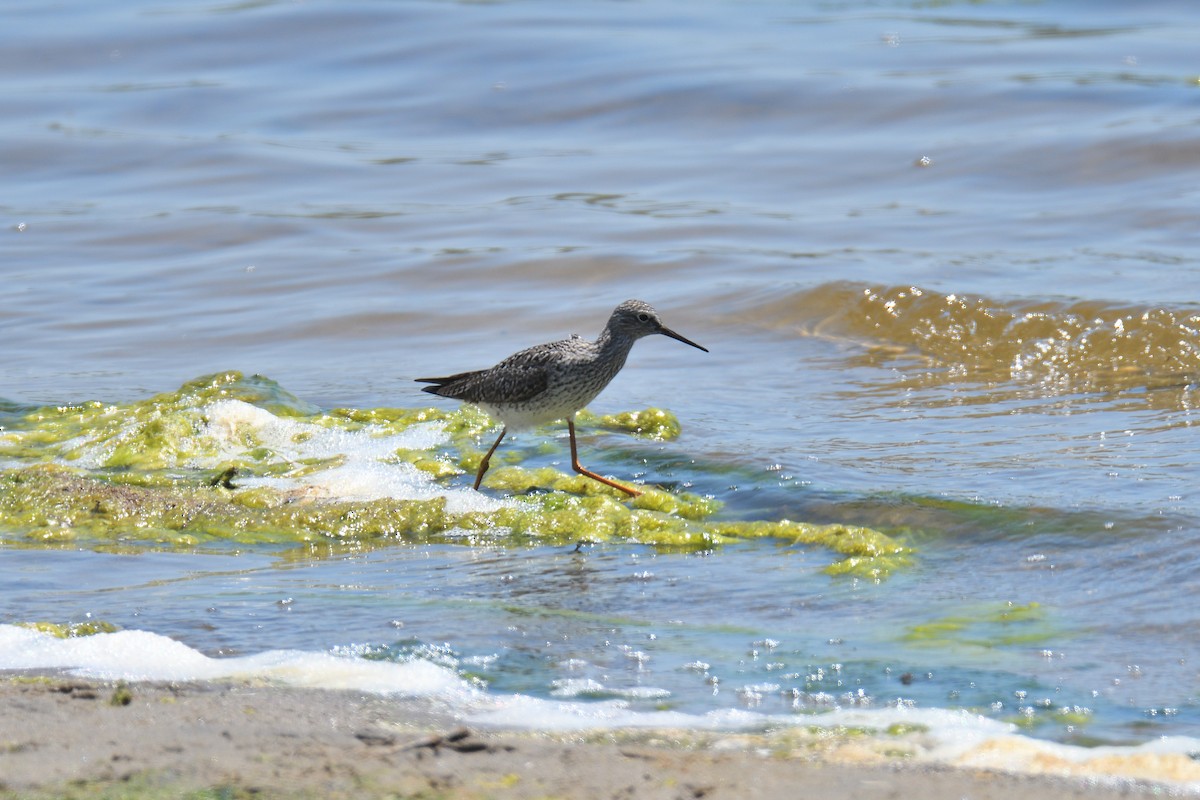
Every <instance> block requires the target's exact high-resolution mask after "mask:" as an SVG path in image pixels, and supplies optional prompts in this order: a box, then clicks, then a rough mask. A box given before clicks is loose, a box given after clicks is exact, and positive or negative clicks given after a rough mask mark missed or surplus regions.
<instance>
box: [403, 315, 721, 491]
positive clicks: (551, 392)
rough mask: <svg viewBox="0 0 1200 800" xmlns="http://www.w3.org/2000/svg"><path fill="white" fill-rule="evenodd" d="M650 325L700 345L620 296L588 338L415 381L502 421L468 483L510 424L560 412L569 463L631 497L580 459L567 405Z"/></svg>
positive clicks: (530, 423)
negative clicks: (483, 366) (568, 443)
mask: <svg viewBox="0 0 1200 800" xmlns="http://www.w3.org/2000/svg"><path fill="white" fill-rule="evenodd" d="M655 333H661V334H662V335H663V336H670V337H671V338H672V339H677V340H678V341H681V342H683V343H684V344H688V345H691V346H692V347H695V348H697V349H698V350H703V351H704V352H706V353H707V352H708V350H707V349H706V348H704V347H701V346H700V345H698V344H696V343H695V342H693V341H691V340H690V339H686V338H684V337H683V336H680V335H679V334H678V333H676V332H675V331H673V330H671V329H670V328H668V327H666V326H664V325H663V324H662V322H661V321H660V320H659V318H658V312H657V311H655V310H654V309H653V308H652V307H651V306H650V305H649V304H647V303H643V302H642V301H641V300H626V301H625V302H624V303H621V305H619V306H617V307H616V308H615V309H613V312H612V316H611V317H609V318H608V324H607V325H605V326H604V330H602V331H601V332H600V336H599V337H597V338H596V341H594V342H589V341H588V340H587V339H584V338H582V337H580V336H578V335H575V336H572V337H571V338H570V339H563V340H562V341H558V342H550V343H548V344H539V345H537V346H535V347H530V348H529V349H528V350H522V351H521V352H519V353H514V354H513V355H511V356H509V357H508V358H506V359H504V360H503V361H501V362H500V363H499V364H497V365H496V366H494V367H492V368H491V369H481V370H477V371H475V372H460V373H458V374H457V375H450V376H448V377H445V378H417V379H416V380H417V382H418V383H431V384H433V386H424V387H422V391H426V392H429V393H430V394H436V395H440V396H441V397H450V398H453V399H455V400H464V401H466V402H468V403H473V404H474V405H477V406H479V407H480V408H482V409H483V410H484V411H486V412H487V413H488V414H489V415H490V416H491V417H493V418H494V419H497V420H499V421H500V423H501V424H502V425H503V426H504V427H503V428H501V430H500V435H499V436H498V437H496V441H495V443H494V444H493V445H492V447H491V449H490V450H488V451H487V455H485V456H484V457H483V461H481V462H479V471H478V472H477V473H476V474H475V488H476V489H478V488H479V484H480V482H481V481H482V480H483V474H484V473H485V472H487V469H488V463H489V462H490V461H491V458H492V453H494V452H496V448H497V447H499V445H500V442H501V440H502V439H504V435H505V434H506V433H508V431H509V429H510V428H512V429H514V430H519V429H522V428H531V427H534V426H536V425H543V424H545V423H547V422H553V421H554V420H558V419H564V418H565V419H566V420H567V433H568V434H569V435H570V438H571V468H572V469H574V470H575V471H576V472H578V473H579V474H581V475H586V476H587V477H589V478H594V479H595V480H598V481H600V482H601V483H603V484H607V485H608V486H611V487H613V488H614V489H620V490H621V491H622V492H625V493H627V494H630V495H633V496H634V497H636V496H637V495H639V494H641V492H639V491H638V490H637V489H632V488H630V487H628V486H624V485H622V484H620V483H617V482H616V481H612V480H609V479H608V478H605V477H602V476H600V475H597V474H596V473H594V472H592V471H591V470H588V469H585V468H584V467H582V466H581V465H580V463H579V452H578V449H577V447H576V445H575V412H577V411H579V409H581V408H583V407H584V406H586V405H587V404H588V403H590V402H591V401H592V400H593V399H594V398H595V397H596V395H598V394H600V392H601V391H602V390H603V389H604V387H605V386H607V385H608V383H609V381H611V380H612V379H613V378H614V377H615V376H616V374H617V373H618V372H620V371H621V367H623V366H625V357H626V356H628V355H629V350H630V349H631V348H632V347H633V343H634V342H636V341H637V340H638V339H640V338H642V337H643V336H649V335H651V334H655Z"/></svg>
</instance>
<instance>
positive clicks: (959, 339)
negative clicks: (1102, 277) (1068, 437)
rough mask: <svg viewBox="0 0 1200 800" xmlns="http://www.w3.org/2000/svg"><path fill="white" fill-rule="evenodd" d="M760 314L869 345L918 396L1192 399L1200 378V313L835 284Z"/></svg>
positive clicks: (874, 357) (871, 354)
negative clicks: (1023, 393)
mask: <svg viewBox="0 0 1200 800" xmlns="http://www.w3.org/2000/svg"><path fill="white" fill-rule="evenodd" d="M760 312H761V313H759V314H758V316H759V317H760V318H761V319H763V320H765V322H766V324H767V325H768V326H770V327H772V328H776V329H781V328H782V329H791V330H795V331H799V332H801V333H804V334H808V335H813V336H823V337H829V338H836V339H845V340H851V341H854V342H856V343H859V344H861V345H862V346H864V347H866V348H867V350H868V354H867V358H869V359H870V360H871V361H872V362H873V363H877V364H880V365H883V364H886V365H887V366H889V367H893V368H898V369H899V370H900V371H901V373H902V377H901V381H902V382H903V383H905V385H906V386H909V387H911V386H914V385H915V386H918V387H933V386H940V385H946V384H974V385H982V386H992V387H997V388H998V389H1001V390H1003V388H1005V387H1007V388H1008V389H1010V390H1012V389H1017V390H1019V389H1021V388H1026V389H1034V390H1036V392H1037V393H1039V394H1041V395H1067V394H1079V393H1118V392H1128V391H1132V390H1175V391H1176V392H1180V391H1184V392H1190V391H1192V390H1194V389H1195V388H1196V383H1197V381H1198V376H1200V312H1197V311H1194V310H1189V309H1185V308H1174V309H1173V308H1165V307H1153V308H1146V307H1128V306H1120V305H1113V304H1106V303H1101V302H1093V301H1077V302H1061V301H1059V302H1053V301H1051V302H1031V301H1010V302H1003V301H996V300H992V299H989V298H984V297H970V296H966V295H961V294H945V293H941V292H933V291H927V290H925V289H922V288H920V287H915V286H892V287H874V286H867V285H863V284H855V283H829V284H824V285H821V286H818V287H816V288H814V289H811V290H808V291H804V292H801V293H799V294H795V295H791V296H788V297H786V298H784V299H781V300H778V301H775V302H772V303H769V304H767V305H766V306H765V307H763V308H762V309H761V310H760ZM1009 394H1011V392H1008V393H1006V392H1004V391H1001V392H1000V395H1001V396H1008V395H1009Z"/></svg>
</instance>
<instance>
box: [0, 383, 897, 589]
mask: <svg viewBox="0 0 1200 800" xmlns="http://www.w3.org/2000/svg"><path fill="white" fill-rule="evenodd" d="M580 420H581V424H587V425H591V426H595V427H597V428H601V429H607V430H618V431H624V432H626V433H629V434H632V435H637V436H642V437H647V438H651V439H654V440H666V439H672V438H674V437H676V436H678V435H679V423H678V420H677V419H676V418H675V417H674V416H673V415H672V414H670V412H667V411H663V410H661V409H645V410H643V411H634V412H626V413H624V414H615V415H609V416H604V417H596V416H595V415H591V414H587V413H581V414H580ZM5 422H6V428H5V429H3V430H0V459H3V460H4V463H5V464H6V466H8V468H7V469H5V470H3V471H0V538H3V539H4V540H7V541H10V542H14V543H17V544H21V545H25V546H56V545H58V546H61V545H65V544H86V545H88V546H92V547H109V548H111V547H134V546H146V545H148V544H149V545H153V546H160V547H167V548H177V549H186V548H194V547H198V546H203V545H205V544H208V543H228V544H234V545H253V544H269V545H281V546H286V545H296V544H305V543H315V542H330V543H344V544H345V545H348V546H354V547H367V546H379V545H384V544H387V543H390V542H406V543H423V542H435V543H447V544H467V545H475V544H511V545H517V546H521V545H529V544H535V543H536V544H549V545H575V544H577V543H579V542H610V541H622V542H633V543H639V544H645V545H648V546H652V547H656V548H660V549H663V550H678V551H694V550H708V549H712V548H715V547H719V546H721V545H723V544H726V543H729V542H733V541H744V540H752V539H775V540H779V541H781V542H785V543H790V544H791V545H793V546H815V547H821V548H825V549H827V550H829V551H830V552H832V553H834V554H836V555H837V556H838V559H837V560H836V561H834V562H833V563H832V564H830V565H829V566H828V567H827V568H826V571H827V572H828V573H830V574H833V575H850V576H855V577H865V578H870V579H874V580H879V579H882V578H883V577H885V576H886V575H888V574H889V573H890V572H891V571H893V570H895V569H899V568H902V567H904V566H907V565H908V564H909V563H911V560H912V551H911V550H910V549H909V548H908V547H907V546H906V545H904V544H903V543H901V542H900V541H898V540H897V539H895V538H893V537H890V536H888V535H886V534H884V533H882V532H880V531H876V530H873V529H870V528H863V527H855V526H845V525H811V524H807V523H803V522H793V521H790V520H782V521H763V520H728V519H717V515H718V514H719V513H720V512H721V508H722V505H721V503H720V502H719V501H718V500H716V499H714V498H712V497H704V496H700V495H696V494H692V493H688V492H681V491H665V490H663V489H661V488H657V487H653V486H647V487H643V488H644V493H643V494H642V495H641V496H639V497H636V498H633V499H630V498H627V497H625V496H624V495H621V494H619V493H617V492H616V491H615V490H613V489H611V488H610V487H607V486H604V485H603V484H600V483H597V482H596V481H593V480H590V479H588V478H586V477H584V476H581V475H576V474H574V473H570V474H567V473H564V472H560V471H559V470H557V469H554V468H551V467H541V468H535V469H526V468H523V467H519V466H515V465H511V462H515V461H518V460H520V458H521V453H520V452H519V451H516V450H511V451H506V452H504V453H503V454H502V455H501V454H498V455H497V458H498V459H499V460H501V461H502V462H509V465H498V466H497V467H495V468H494V469H493V471H492V472H491V474H490V475H489V481H488V488H489V490H493V491H494V490H500V491H501V492H502V493H503V494H504V495H505V498H504V499H502V500H498V501H488V502H486V503H484V504H482V505H481V504H480V503H477V502H474V501H473V500H472V501H470V502H463V499H464V498H461V497H459V499H457V500H456V501H455V505H453V506H451V504H450V502H449V500H450V497H451V496H452V495H454V494H455V493H454V492H448V493H443V492H440V491H439V490H438V488H437V485H436V483H437V482H439V481H448V480H451V479H453V478H454V477H457V476H459V475H461V474H462V472H463V471H469V472H473V471H474V469H475V468H476V467H477V465H478V462H479V459H480V458H481V457H482V451H481V450H480V449H479V446H478V445H479V439H480V437H481V436H483V435H484V434H486V433H488V432H489V431H490V430H491V429H492V427H493V424H492V421H491V420H490V419H489V418H488V417H487V415H486V414H484V413H483V412H482V411H480V410H478V409H476V408H473V407H471V406H464V407H462V408H458V409H455V410H452V411H444V410H439V409H435V408H422V409H403V408H376V409H346V408H341V409H332V410H327V411H322V410H320V409H317V408H314V407H312V406H311V405H309V404H306V403H304V402H303V401H301V400H299V399H297V398H296V397H294V396H292V395H290V394H288V393H287V392H286V391H284V390H283V389H282V388H280V387H279V386H278V385H277V384H275V383H274V382H273V381H271V380H269V379H267V378H264V377H261V376H250V377H245V376H243V375H241V374H240V373H237V372H225V373H220V374H216V375H209V376H205V377H202V378H198V379H196V380H194V381H190V382H188V383H186V384H184V385H183V386H181V387H180V388H179V389H178V390H176V391H174V392H166V393H163V394H159V395H156V396H154V397H151V398H149V399H147V400H141V401H136V402H132V403H128V404H124V405H113V404H104V403H98V402H88V403H82V404H78V405H71V406H59V407H46V408H37V409H24V410H20V409H18V410H15V411H13V412H11V413H9V414H7V415H6V418H5ZM552 447H553V446H552ZM551 452H554V450H553V449H552V450H551ZM698 469H703V467H699V468H698ZM354 470H358V471H359V472H358V473H354ZM347 471H349V472H350V473H353V474H362V473H364V472H365V473H370V474H371V475H374V476H375V477H376V478H377V479H378V480H380V481H382V482H383V485H384V486H385V487H386V486H387V485H388V484H387V481H388V480H391V479H393V478H394V477H395V476H396V475H409V476H410V478H409V480H410V483H409V484H408V485H409V486H412V487H416V488H415V489H412V490H411V491H410V492H409V494H410V497H409V499H401V498H398V497H393V496H391V494H392V493H391V492H389V491H386V490H385V491H379V490H376V491H374V493H373V494H368V495H366V496H364V497H356V496H355V494H354V492H353V491H351V492H345V491H342V490H340V489H339V488H338V487H339V484H338V482H337V480H336V479H334V478H331V477H330V476H337V475H339V474H345V473H346V472H347ZM352 477H353V476H352ZM381 495H382V496H381ZM414 495H415V497H414ZM470 497H471V498H473V497H474V495H471V496H470ZM481 507H482V508H485V509H486V510H478V509H479V508H481ZM468 509H475V510H468Z"/></svg>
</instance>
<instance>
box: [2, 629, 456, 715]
mask: <svg viewBox="0 0 1200 800" xmlns="http://www.w3.org/2000/svg"><path fill="white" fill-rule="evenodd" d="M0 669H12V670H32V669H61V670H65V671H68V672H70V673H71V674H73V675H78V676H80V677H86V678H95V679H98V680H125V681H189V680H219V679H249V678H260V679H267V680H273V681H278V682H280V683H283V684H287V685H289V686H302V687H307V688H321V689H357V690H359V691H364V692H374V693H378V694H386V695H403V696H412V697H427V696H438V697H444V698H446V699H452V700H457V701H458V702H466V701H469V700H470V699H471V698H472V697H474V696H475V695H476V694H478V690H476V689H474V688H472V687H471V686H470V684H468V683H467V682H466V681H464V680H463V679H462V678H460V677H459V676H458V675H457V674H456V673H455V672H454V671H453V670H450V669H447V668H446V667H443V666H439V665H437V664H434V663H432V662H430V661H423V660H414V661H409V662H403V663H397V662H390V661H369V660H366V659H363V658H357V657H348V656H339V655H333V654H331V653H322V652H310V651H303V650H269V651H266V652H263V653H258V654H256V655H251V656H241V657H233V658H210V657H209V656H206V655H204V654H203V653H201V652H199V651H198V650H194V649H192V648H191V647H188V646H187V645H185V644H183V643H181V642H177V641H175V640H174V639H170V638H168V637H166V636H160V635H159V634H156V633H150V632H149V631H138V630H128V631H118V632H116V633H99V634H95V635H93V636H80V637H75V638H69V639H59V638H57V637H55V636H52V635H50V634H47V633H42V632H41V631H36V630H32V629H29V628H24V627H20V626H16V625H0Z"/></svg>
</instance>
